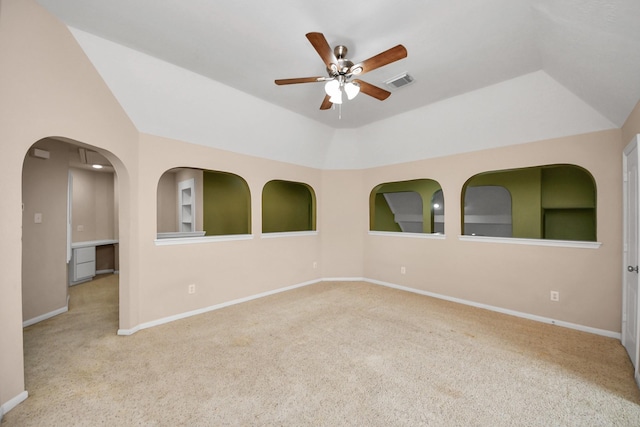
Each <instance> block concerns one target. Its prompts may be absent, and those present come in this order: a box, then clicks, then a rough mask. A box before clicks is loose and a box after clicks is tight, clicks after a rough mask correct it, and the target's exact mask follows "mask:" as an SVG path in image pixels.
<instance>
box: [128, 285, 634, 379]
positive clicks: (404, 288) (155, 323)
mask: <svg viewBox="0 0 640 427" xmlns="http://www.w3.org/2000/svg"><path fill="white" fill-rule="evenodd" d="M319 282H368V283H372V284H374V285H380V286H386V287H388V288H394V289H399V290H401V291H406V292H412V293H415V294H419V295H424V296H428V297H432V298H438V299H441V300H445V301H451V302H455V303H458V304H464V305H468V306H472V307H477V308H482V309H485V310H489V311H495V312H497V313H502V314H507V315H510V316H515V317H520V318H523V319H529V320H534V321H536V322H541V323H547V324H550V325H556V326H562V327H564V328H568V329H575V330H578V331H582V332H588V333H591V334H595V335H602V336H605V337H609V338H615V339H618V340H620V339H621V338H622V334H621V333H620V332H613V331H607V330H605V329H598V328H593V327H591V326H584V325H579V324H576V323H571V322H565V321H563V320H556V319H552V318H550V317H543V316H538V315H535V314H530V313H523V312H520V311H515V310H510V309H507V308H502V307H496V306H493V305H488V304H482V303H478V302H474V301H469V300H465V299H461V298H455V297H450V296H447V295H442V294H437V293H434V292H429V291H423V290H420V289H415V288H410V287H407V286H401V285H396V284H394V283H389V282H383V281H380V280H374V279H368V278H366V277H324V278H321V279H315V280H310V281H308V282H303V283H299V284H297V285H292V286H287V287H284V288H279V289H275V290H273V291H267V292H262V293H260V294H255V295H251V296H248V297H244V298H239V299H235V300H232V301H228V302H224V303H221V304H216V305H212V306H209V307H204V308H200V309H197V310H192V311H188V312H185V313H181V314H176V315H173V316H168V317H164V318H162V319H158V320H153V321H151V322H145V323H141V324H140V325H137V326H134V327H133V328H131V329H118V335H133V334H134V333H136V332H138V331H139V330H141V329H147V328H152V327H154V326H159V325H162V324H165V323H169V322H173V321H175V320H180V319H184V318H187V317H191V316H196V315H198V314H203V313H207V312H209V311H213V310H218V309H221V308H225V307H229V306H232V305H236V304H241V303H243V302H247V301H251V300H254V299H258V298H262V297H266V296H269V295H273V294H277V293H280V292H286V291H290V290H293V289H296V288H301V287H304V286H309V285H313V284H315V283H319ZM639 384H640V383H639Z"/></svg>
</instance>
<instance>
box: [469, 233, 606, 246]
mask: <svg viewBox="0 0 640 427" xmlns="http://www.w3.org/2000/svg"><path fill="white" fill-rule="evenodd" d="M458 240H460V241H463V242H483V243H510V244H513V245H529V246H556V247H562V248H581V249H598V248H600V246H602V243H601V242H585V241H580V240H550V239H522V238H519V237H489V236H458Z"/></svg>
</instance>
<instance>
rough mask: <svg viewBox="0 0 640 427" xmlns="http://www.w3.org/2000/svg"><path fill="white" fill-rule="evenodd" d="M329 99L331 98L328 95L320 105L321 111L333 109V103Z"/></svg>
mask: <svg viewBox="0 0 640 427" xmlns="http://www.w3.org/2000/svg"><path fill="white" fill-rule="evenodd" d="M329 98H331V97H330V96H329V95H326V96H325V97H324V99H323V100H322V104H321V105H320V109H321V110H328V109H330V108H331V106H332V105H333V104H332V103H331V101H329Z"/></svg>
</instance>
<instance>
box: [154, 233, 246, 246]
mask: <svg viewBox="0 0 640 427" xmlns="http://www.w3.org/2000/svg"><path fill="white" fill-rule="evenodd" d="M251 239H253V234H225V235H223V236H204V237H179V238H175V239H172V238H169V239H155V240H154V243H155V244H156V246H173V245H188V244H191V243H211V242H229V241H233V240H251Z"/></svg>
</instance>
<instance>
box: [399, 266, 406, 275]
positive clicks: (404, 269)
mask: <svg viewBox="0 0 640 427" xmlns="http://www.w3.org/2000/svg"><path fill="white" fill-rule="evenodd" d="M400 274H407V267H405V266H404V265H403V266H402V267H400Z"/></svg>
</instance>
